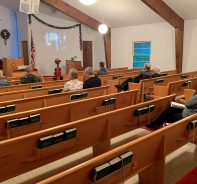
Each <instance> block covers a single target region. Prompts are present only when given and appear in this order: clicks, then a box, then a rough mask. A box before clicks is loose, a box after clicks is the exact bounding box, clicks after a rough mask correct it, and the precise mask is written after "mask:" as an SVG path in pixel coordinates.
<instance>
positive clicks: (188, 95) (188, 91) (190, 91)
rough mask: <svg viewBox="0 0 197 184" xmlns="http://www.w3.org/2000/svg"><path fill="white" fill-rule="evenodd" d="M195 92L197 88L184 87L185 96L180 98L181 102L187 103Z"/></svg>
mask: <svg viewBox="0 0 197 184" xmlns="http://www.w3.org/2000/svg"><path fill="white" fill-rule="evenodd" d="M195 92H196V90H194V89H184V97H183V98H181V99H180V102H182V103H185V102H186V101H187V100H189V99H190V98H191V97H192V96H193V94H194V93H195Z"/></svg>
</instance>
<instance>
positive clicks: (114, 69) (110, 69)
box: [107, 67, 128, 71]
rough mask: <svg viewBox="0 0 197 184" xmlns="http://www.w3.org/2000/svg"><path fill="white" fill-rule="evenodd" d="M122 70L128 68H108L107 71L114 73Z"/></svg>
mask: <svg viewBox="0 0 197 184" xmlns="http://www.w3.org/2000/svg"><path fill="white" fill-rule="evenodd" d="M124 69H126V70H127V69H128V67H120V68H108V69H107V70H108V71H116V70H124Z"/></svg>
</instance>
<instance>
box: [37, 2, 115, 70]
mask: <svg viewBox="0 0 197 184" xmlns="http://www.w3.org/2000/svg"><path fill="white" fill-rule="evenodd" d="M41 1H42V2H44V3H46V4H48V5H50V6H52V7H54V8H55V9H57V10H59V11H61V12H63V13H65V14H67V15H69V16H70V17H72V18H74V19H76V20H77V21H79V22H81V23H83V24H85V25H87V26H89V27H91V28H93V29H94V30H96V31H98V27H99V25H100V24H101V23H100V22H99V21H97V20H95V19H93V18H92V17H90V16H88V15H86V14H85V13H83V12H81V11H80V10H78V9H76V8H74V7H73V6H71V5H69V4H68V3H66V2H64V1H62V0H41ZM104 47H105V58H106V66H107V68H110V67H109V66H111V29H110V28H109V29H108V33H107V36H105V35H104Z"/></svg>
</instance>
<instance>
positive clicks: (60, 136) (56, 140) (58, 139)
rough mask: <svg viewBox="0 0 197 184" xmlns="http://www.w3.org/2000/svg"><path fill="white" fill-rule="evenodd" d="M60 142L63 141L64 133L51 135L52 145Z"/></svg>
mask: <svg viewBox="0 0 197 184" xmlns="http://www.w3.org/2000/svg"><path fill="white" fill-rule="evenodd" d="M62 141H64V133H63V132H60V133H58V134H55V135H53V143H54V144H56V143H59V142H62Z"/></svg>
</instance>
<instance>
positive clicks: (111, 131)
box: [0, 95, 175, 181]
mask: <svg viewBox="0 0 197 184" xmlns="http://www.w3.org/2000/svg"><path fill="white" fill-rule="evenodd" d="M174 97H175V96H174V95H172V96H168V97H164V98H160V99H157V100H152V101H149V102H144V103H142V104H136V105H133V106H130V107H125V108H122V109H119V110H115V111H112V112H108V113H104V114H102V115H96V116H93V117H89V118H86V119H82V120H78V121H75V122H71V123H68V124H64V125H61V126H57V127H53V128H50V129H47V130H42V131H39V132H35V133H31V134H28V135H24V136H20V137H17V138H13V139H10V140H6V141H2V142H0V149H1V152H0V165H1V167H0V172H1V177H0V180H1V181H3V180H5V179H8V178H10V177H12V176H16V175H18V174H21V173H23V172H27V171H29V170H31V169H34V168H37V167H39V166H42V165H44V164H47V163H49V162H52V161H54V160H57V159H60V158H62V157H65V156H67V155H70V154H73V153H75V152H77V151H80V150H83V149H86V148H88V147H93V153H94V156H96V155H98V154H101V153H104V152H106V151H109V149H110V139H111V138H113V137H117V136H119V135H121V134H124V133H126V132H129V131H131V130H133V129H136V128H137V127H139V126H143V125H145V124H147V123H149V122H152V121H153V120H155V119H156V118H157V117H158V115H159V114H160V113H161V111H162V110H163V109H165V108H166V107H167V106H168V105H169V104H170V103H171V101H172V100H174ZM150 105H155V108H154V110H153V111H152V112H149V113H147V114H144V115H141V117H140V118H137V117H135V116H134V112H135V111H136V110H137V109H139V108H143V107H149V106H150ZM62 109H63V108H62ZM60 111H61V112H60V113H64V109H63V110H61V109H60ZM35 112H36V111H35ZM56 113H59V112H58V111H56ZM137 120H139V121H137ZM53 121H56V122H57V121H58V122H59V121H61V122H62V121H64V120H63V119H62V118H61V117H59V114H58V115H57V116H56V117H53V116H51V118H50V122H53ZM137 122H138V123H137ZM45 123H49V121H48V122H45ZM72 128H76V130H77V134H76V137H75V138H72V139H70V140H67V141H63V142H60V143H58V144H54V145H51V146H48V147H45V148H42V149H38V148H37V145H38V140H39V138H42V137H45V136H49V135H54V134H57V133H60V132H64V131H65V130H69V129H72ZM170 142H171V141H170ZM24 150H25V151H24Z"/></svg>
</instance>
